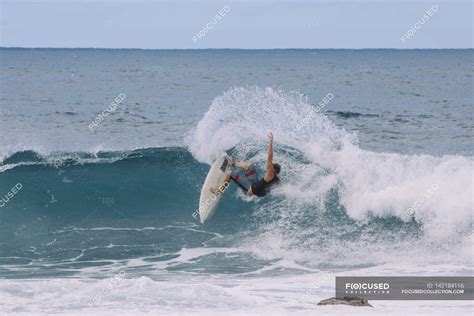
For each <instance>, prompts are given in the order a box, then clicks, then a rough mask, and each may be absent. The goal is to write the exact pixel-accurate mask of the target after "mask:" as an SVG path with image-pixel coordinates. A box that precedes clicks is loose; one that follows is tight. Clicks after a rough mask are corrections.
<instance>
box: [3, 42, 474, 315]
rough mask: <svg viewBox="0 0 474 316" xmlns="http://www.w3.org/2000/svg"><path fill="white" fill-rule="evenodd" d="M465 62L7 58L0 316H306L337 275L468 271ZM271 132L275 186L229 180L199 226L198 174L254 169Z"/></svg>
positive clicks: (297, 57)
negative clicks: (231, 161)
mask: <svg viewBox="0 0 474 316" xmlns="http://www.w3.org/2000/svg"><path fill="white" fill-rule="evenodd" d="M472 66H473V52H472V50H439V51H429V50H428V51H426V50H414V51H396V50H362V51H350V50H322V51H318V50H276V51H234V50H211V51H206V50H203V51H173V50H170V51H143V50H29V49H1V50H0V70H1V71H0V85H1V88H0V114H1V124H0V132H1V135H2V144H1V145H0V199H1V200H0V201H1V202H0V203H1V204H0V301H3V302H7V303H5V304H4V305H1V304H0V311H2V312H3V311H4V312H21V311H26V312H32V311H34V310H39V311H41V312H42V313H48V312H58V311H64V310H67V311H69V312H71V313H82V312H83V313H89V314H90V313H98V314H101V313H103V312H104V311H105V310H107V311H111V310H121V309H124V310H129V311H130V313H133V312H137V310H140V309H137V306H146V308H144V309H143V311H146V310H150V311H157V310H161V311H167V312H169V313H179V312H194V313H206V312H209V311H226V310H229V309H233V310H242V311H244V310H245V309H247V308H249V307H252V308H254V307H255V308H257V309H260V310H261V311H262V312H272V311H273V312H275V313H280V314H281V313H290V312H291V311H300V312H302V313H304V312H311V311H312V308H314V304H315V302H316V301H317V299H322V298H326V296H332V295H333V284H334V276H335V275H338V274H344V275H350V274H359V275H420V274H421V273H423V274H427V275H445V274H447V271H449V274H454V275H464V276H465V275H471V274H472V265H473V261H472V211H473V203H472V192H473V183H472V171H473V156H472V154H473V148H474V146H473V144H474V142H473V139H474V134H473V125H472V115H473V114H472V113H473V95H472V83H473V82H472V75H473V68H472ZM119 95H123V96H125V97H124V99H123V102H120V104H116V105H114V106H113V107H112V108H111V103H112V102H113V101H114V99H115V98H117V97H118V96H119ZM328 95H332V96H333V98H330V99H331V100H329V101H328V102H326V103H320V102H322V100H324V98H325V97H327V96H328ZM318 104H319V105H318ZM321 104H323V106H321ZM106 109H109V110H110V111H107V110H106ZM111 109H112V110H111ZM104 111H106V112H104ZM104 113H105V114H106V115H104ZM101 114H102V117H101ZM98 117H99V118H98ZM94 121H95V122H96V124H95V125H93V126H92V128H91V123H92V122H94ZM269 131H272V132H273V133H274V136H275V161H277V162H279V163H280V164H281V165H282V175H281V178H282V184H281V185H280V186H279V187H278V188H277V189H276V190H274V192H273V193H272V194H271V195H270V196H268V197H265V198H263V199H250V198H247V197H245V196H244V195H243V194H242V193H241V192H240V191H239V190H238V189H237V187H236V186H231V188H230V189H229V190H228V191H227V192H226V193H225V196H224V199H223V201H222V203H221V204H220V205H219V209H218V210H217V212H216V214H215V215H214V217H212V219H211V220H210V221H209V222H208V223H206V224H205V225H200V224H199V221H198V219H196V218H195V217H194V216H193V214H195V211H196V209H197V208H198V200H199V193H200V189H201V186H202V183H203V181H204V178H205V176H206V173H207V171H208V169H209V164H210V163H211V162H212V161H213V160H214V159H215V158H216V157H218V156H219V155H221V154H222V153H224V152H226V153H227V154H230V155H232V156H233V157H234V158H235V159H240V160H250V161H252V162H254V163H255V164H256V165H257V166H258V168H259V169H262V168H264V161H265V157H266V141H267V140H266V134H267V133H268V132H269ZM15 186H16V189H15ZM324 275H329V276H330V277H329V278H323V277H321V276H324ZM114 277H115V280H116V282H113V284H112V285H111V282H112V281H111V280H114ZM314 284H319V285H320V284H323V286H319V287H318V288H317V289H316V290H315V291H313V292H311V295H312V296H309V299H308V295H305V294H307V293H309V292H308V291H309V290H310V289H311V288H314ZM109 286H110V287H111V288H110V289H109V288H108V287H109ZM104 288H107V289H108V290H107V291H103V289H104ZM65 289H67V291H66V292H65ZM63 293H69V295H68V294H63ZM97 295H99V298H97ZM302 297H304V299H303V298H302ZM52 298H54V300H55V303H51V304H49V303H48V304H47V303H46V302H47V301H48V302H49V301H51V299H52ZM118 302H121V303H120V306H117V304H118ZM276 302H278V303H276ZM114 306H115V307H114ZM467 308H469V307H467ZM460 311H466V310H465V309H463V308H462V307H461V309H460Z"/></svg>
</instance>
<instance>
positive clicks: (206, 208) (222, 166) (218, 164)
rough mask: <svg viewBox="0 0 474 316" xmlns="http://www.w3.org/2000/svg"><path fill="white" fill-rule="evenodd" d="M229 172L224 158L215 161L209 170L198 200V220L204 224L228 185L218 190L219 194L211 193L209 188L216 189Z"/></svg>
mask: <svg viewBox="0 0 474 316" xmlns="http://www.w3.org/2000/svg"><path fill="white" fill-rule="evenodd" d="M229 170H230V166H229V164H228V163H227V160H225V157H224V156H223V157H221V158H219V159H217V160H216V161H215V162H214V163H213V164H212V166H211V170H209V173H208V174H207V177H206V180H205V181H204V185H203V186H202V189H201V197H200V198H199V218H200V220H201V223H202V224H204V223H205V222H206V221H207V220H209V218H211V216H212V215H213V214H214V212H215V211H216V208H217V205H219V201H220V199H221V197H222V193H223V192H224V191H225V189H226V187H227V186H228V185H229V184H227V185H224V186H222V187H221V188H220V190H221V193H216V194H214V193H212V192H211V188H218V187H219V186H220V185H222V183H223V182H224V179H225V176H226V173H227V172H228V171H229Z"/></svg>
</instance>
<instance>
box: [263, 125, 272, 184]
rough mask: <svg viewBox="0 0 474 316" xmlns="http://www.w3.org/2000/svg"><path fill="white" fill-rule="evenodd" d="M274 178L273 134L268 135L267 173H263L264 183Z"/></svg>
mask: <svg viewBox="0 0 474 316" xmlns="http://www.w3.org/2000/svg"><path fill="white" fill-rule="evenodd" d="M274 176H275V169H273V134H272V132H270V133H269V134H268V157H267V171H266V173H265V177H264V178H265V181H267V182H269V181H271V180H272V179H273V177H274Z"/></svg>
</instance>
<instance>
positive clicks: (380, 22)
mask: <svg viewBox="0 0 474 316" xmlns="http://www.w3.org/2000/svg"><path fill="white" fill-rule="evenodd" d="M472 2H474V1H471V0H467V1H466V0H442V1H426V0H411V1H407V0H399V1H393V0H371V1H366V0H332V1H330V0H314V1H301V0H255V1H244V0H240V1H239V0H233V1H225V0H223V1H185V0H169V1H156V0H155V1H152V0H149V1H145V0H98V1H89V0H73V1H68V0H64V1H63V0H61V1H59V0H49V1H41V0H32V1H25V0H0V28H1V37H0V46H3V47H96V48H250V49H251V48H472V47H473V31H472V29H473V5H472ZM433 6H435V8H434V9H436V11H435V12H433V13H432V16H431V17H429V19H428V20H427V19H424V20H423V16H424V15H425V16H426V14H427V11H428V10H430V8H433ZM434 9H432V10H433V11H434ZM222 10H223V11H222ZM219 11H221V12H223V13H224V14H222V16H220V20H217V19H216V20H215V21H213V18H215V16H216V15H218V14H219ZM225 11H227V12H225ZM417 22H418V23H417ZM416 23H417V24H416ZM206 24H207V25H208V26H211V27H212V29H209V30H206V29H203V28H204V27H205V25H206ZM213 24H215V25H213ZM415 24H416V26H417V27H418V29H415V32H413V31H409V30H410V29H411V28H414V27H415ZM200 31H201V35H202V36H199V32H200ZM403 36H404V39H401V38H402V37H403ZM193 37H194V39H193Z"/></svg>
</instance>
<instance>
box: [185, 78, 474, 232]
mask: <svg viewBox="0 0 474 316" xmlns="http://www.w3.org/2000/svg"><path fill="white" fill-rule="evenodd" d="M324 95H326V93H323V94H322V96H324ZM336 98H337V97H336ZM312 101H314V103H318V102H319V101H320V100H312ZM332 102H337V100H334V101H332ZM330 106H331V103H329V104H328V105H327V107H330ZM313 109H314V106H313V105H311V104H310V102H309V101H308V100H307V98H306V97H305V96H303V95H300V94H298V93H295V92H291V93H285V92H283V91H281V90H276V89H272V88H258V87H249V88H235V89H232V90H230V91H228V92H226V93H224V94H223V95H222V96H219V97H217V98H216V99H215V100H214V101H213V103H212V105H211V106H210V108H209V110H208V112H207V113H206V114H205V115H204V117H203V118H202V120H201V121H200V122H199V124H198V125H197V127H196V128H195V130H193V131H192V133H190V135H189V136H188V137H187V140H186V141H187V144H188V146H189V150H190V152H191V153H192V154H193V155H194V157H195V158H196V159H197V160H199V161H201V162H205V163H209V164H210V163H211V162H212V161H213V159H214V158H215V157H217V156H218V155H219V154H220V153H222V152H223V151H225V150H228V149H230V148H232V147H235V150H234V152H233V155H234V156H235V158H236V159H250V160H251V161H253V162H256V163H260V165H261V166H263V164H264V160H265V158H266V145H267V137H266V135H267V133H268V132H269V131H272V132H273V134H274V142H275V145H274V150H275V156H274V161H276V162H280V163H281V165H282V174H281V178H282V179H283V181H282V182H283V184H282V185H281V186H280V188H279V189H278V190H275V195H280V196H282V197H284V199H285V201H284V202H283V203H281V204H279V205H276V206H275V207H274V208H273V210H272V212H275V209H278V212H279V216H283V217H288V218H290V217H293V218H294V215H295V213H298V210H300V209H303V206H312V207H313V209H314V211H318V210H319V211H322V212H324V211H326V210H325V209H324V201H325V200H326V198H327V196H328V194H329V193H330V192H331V191H333V190H334V189H337V190H338V192H339V195H340V204H341V206H342V207H344V208H345V209H346V212H347V214H348V215H349V216H350V217H351V218H353V219H355V220H358V221H364V220H366V219H367V218H369V216H378V217H389V216H395V217H398V218H400V219H402V220H404V221H408V220H409V219H410V216H409V215H410V214H413V215H414V218H415V219H416V221H417V222H419V223H422V224H423V229H424V232H425V234H427V235H428V236H429V238H432V239H438V240H440V241H442V240H443V239H445V238H457V237H456V236H457V235H458V234H459V233H461V235H463V236H464V235H465V234H466V232H469V231H470V230H471V225H472V214H473V211H474V206H473V205H474V203H473V193H474V188H473V170H474V169H473V166H474V165H473V161H474V160H473V159H472V157H463V156H459V155H457V156H455V155H451V156H450V155H446V156H443V157H434V156H429V155H400V154H395V153H377V152H371V151H368V150H363V149H361V148H360V147H359V146H358V138H357V136H356V135H355V134H353V133H348V132H346V131H345V130H343V129H339V128H337V127H336V126H335V125H334V124H332V123H331V122H330V121H329V119H328V118H327V117H325V116H324V115H322V114H319V113H316V115H313V116H312V118H311V120H310V121H309V122H307V124H306V125H301V122H302V121H303V120H304V118H307V117H308V113H310V112H311V111H312V110H313ZM432 187H435V188H436V189H435V190H434V192H432V193H430V194H429V197H424V196H425V195H426V193H427V191H428V190H430V188H432ZM432 191H433V190H432ZM414 205H416V207H413V206H414ZM410 208H411V209H410ZM289 210H291V213H292V214H286V213H288V212H289ZM407 211H408V215H407ZM279 225H285V224H284V221H282V220H280V222H279Z"/></svg>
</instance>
